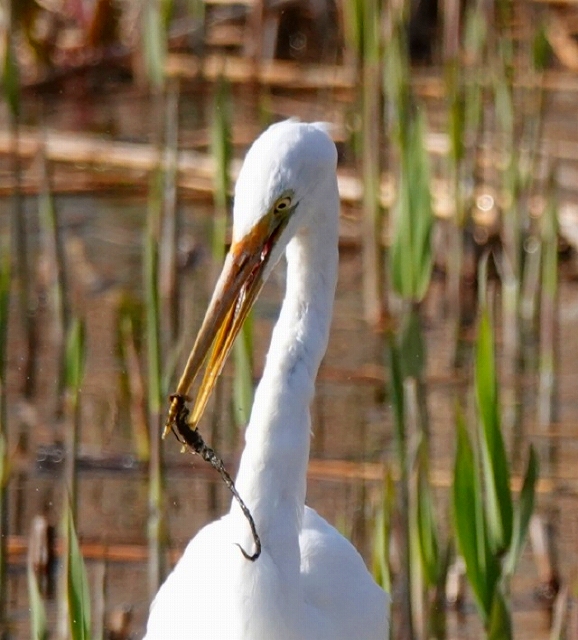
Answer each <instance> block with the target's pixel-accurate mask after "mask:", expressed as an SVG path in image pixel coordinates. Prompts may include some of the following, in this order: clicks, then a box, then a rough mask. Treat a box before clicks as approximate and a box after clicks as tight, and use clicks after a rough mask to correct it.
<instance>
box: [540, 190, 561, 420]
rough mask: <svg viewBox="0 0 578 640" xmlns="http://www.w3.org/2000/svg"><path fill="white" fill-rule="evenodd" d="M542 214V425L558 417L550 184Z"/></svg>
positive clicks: (553, 224) (554, 242)
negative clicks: (556, 410) (555, 396)
mask: <svg viewBox="0 0 578 640" xmlns="http://www.w3.org/2000/svg"><path fill="white" fill-rule="evenodd" d="M549 190H550V193H549V198H548V204H547V206H546V210H545V211H544V214H543V218H542V288H541V300H540V363H539V367H540V377H539V389H538V420H539V425H540V427H541V428H542V429H546V428H548V426H549V424H550V422H552V420H554V419H555V416H554V411H555V403H554V394H555V372H556V329H557V298H558V211H557V206H556V202H555V197H554V195H553V186H552V184H550V186H549Z"/></svg>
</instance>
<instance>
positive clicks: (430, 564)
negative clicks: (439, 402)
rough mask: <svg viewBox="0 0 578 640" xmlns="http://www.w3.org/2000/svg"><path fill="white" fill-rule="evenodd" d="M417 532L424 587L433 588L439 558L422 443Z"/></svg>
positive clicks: (420, 450)
mask: <svg viewBox="0 0 578 640" xmlns="http://www.w3.org/2000/svg"><path fill="white" fill-rule="evenodd" d="M417 465H418V466H417V505H416V506H417V531H418V536H419V549H420V555H421V563H422V566H423V573H424V578H425V582H426V585H427V586H428V587H434V586H436V585H437V583H438V581H439V574H440V570H441V558H440V549H439V542H438V532H437V528H436V524H435V510H434V507H435V505H434V501H433V496H432V491H431V486H430V483H429V478H428V464H427V450H426V447H425V441H422V442H421V444H420V448H419V451H418V459H417Z"/></svg>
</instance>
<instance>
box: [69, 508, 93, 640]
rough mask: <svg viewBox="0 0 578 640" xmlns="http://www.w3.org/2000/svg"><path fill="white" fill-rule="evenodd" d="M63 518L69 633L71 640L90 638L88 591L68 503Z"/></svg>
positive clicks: (88, 639) (86, 639)
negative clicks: (64, 522) (65, 542)
mask: <svg viewBox="0 0 578 640" xmlns="http://www.w3.org/2000/svg"><path fill="white" fill-rule="evenodd" d="M65 520H66V541H67V544H66V548H67V558H66V595H67V601H68V607H67V608H68V622H69V628H70V635H71V638H72V640H90V637H91V635H90V591H89V587H88V578H87V575H86V567H85V566H84V560H83V558H82V553H81V551H80V545H79V543H78V538H77V536H76V530H75V528H74V520H73V516H72V509H71V508H70V505H68V507H67V509H66V513H65Z"/></svg>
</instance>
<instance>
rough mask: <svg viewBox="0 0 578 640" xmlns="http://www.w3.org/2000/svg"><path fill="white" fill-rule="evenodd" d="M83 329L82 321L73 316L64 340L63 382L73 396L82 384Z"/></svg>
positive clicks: (83, 359)
mask: <svg viewBox="0 0 578 640" xmlns="http://www.w3.org/2000/svg"><path fill="white" fill-rule="evenodd" d="M85 355H86V349H85V331H84V322H82V320H80V319H79V318H74V320H73V321H72V325H71V327H70V329H69V331H68V337H67V340H66V357H65V376H64V377H65V382H66V387H67V388H68V390H69V391H70V392H72V393H73V394H74V395H75V396H77V395H78V393H79V391H80V388H81V386H82V379H83V376H84V361H85Z"/></svg>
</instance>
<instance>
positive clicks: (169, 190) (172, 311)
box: [159, 81, 181, 350]
mask: <svg viewBox="0 0 578 640" xmlns="http://www.w3.org/2000/svg"><path fill="white" fill-rule="evenodd" d="M178 141H179V84H178V81H174V82H171V83H169V84H168V85H167V95H166V104H165V148H164V198H163V216H162V227H161V237H160V242H159V244H160V249H159V283H160V285H159V286H160V300H161V306H162V307H163V309H165V313H163V314H162V315H161V335H162V336H163V338H164V346H165V347H168V350H170V349H171V348H173V345H174V344H175V342H176V340H177V337H178V335H179V319H180V315H181V314H180V304H179V283H178V264H177V257H178V242H179V237H180V233H181V221H180V217H179V215H178V211H179V210H178V207H177V168H178Z"/></svg>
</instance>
